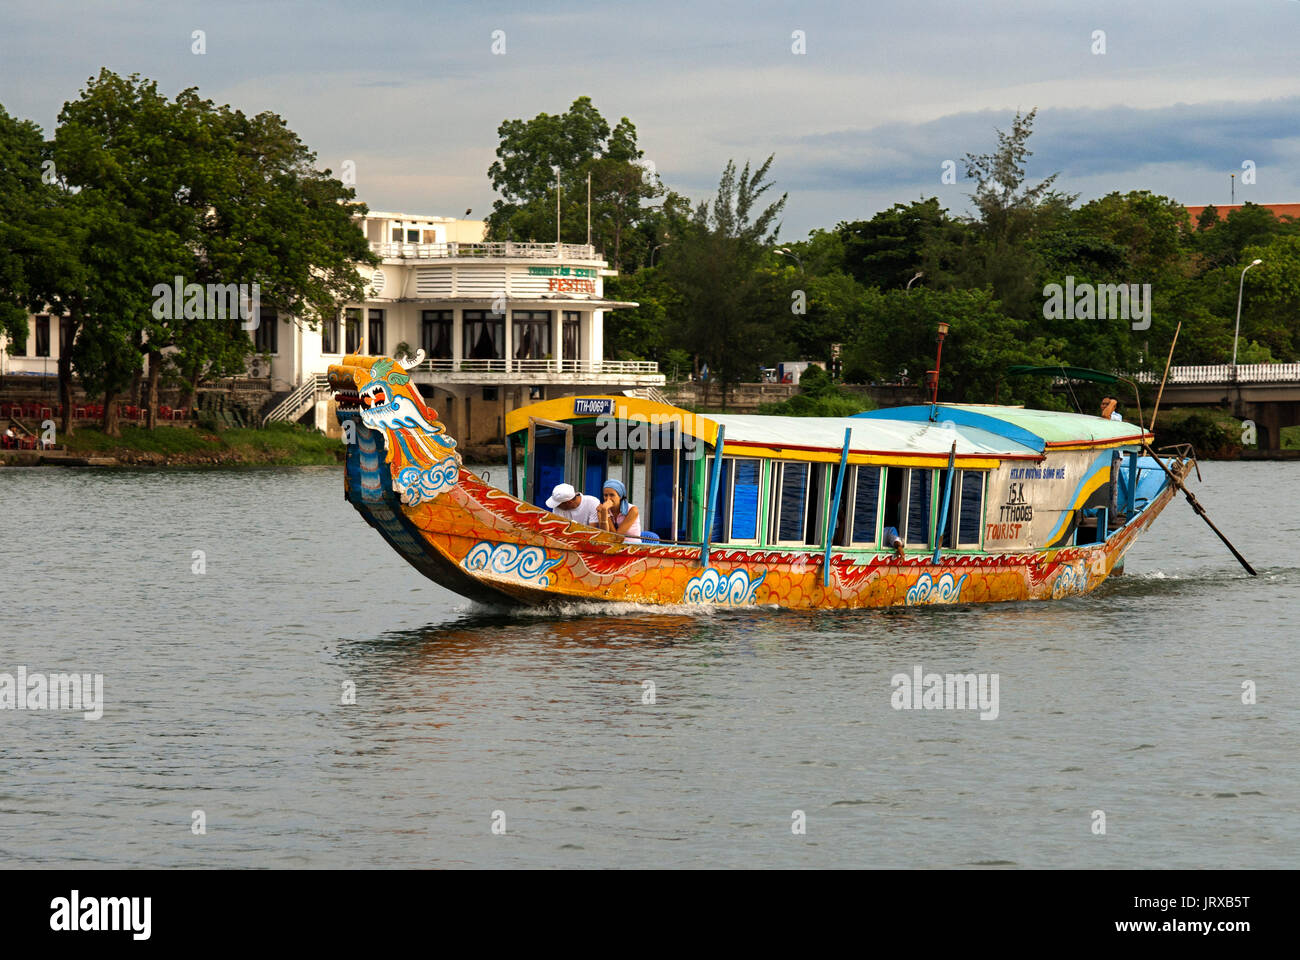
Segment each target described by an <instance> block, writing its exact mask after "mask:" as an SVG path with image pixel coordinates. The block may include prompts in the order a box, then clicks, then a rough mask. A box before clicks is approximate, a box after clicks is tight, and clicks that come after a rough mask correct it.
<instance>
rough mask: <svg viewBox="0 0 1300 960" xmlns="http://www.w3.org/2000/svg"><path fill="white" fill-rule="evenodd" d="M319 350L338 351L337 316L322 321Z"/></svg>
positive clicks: (326, 351) (322, 351)
mask: <svg viewBox="0 0 1300 960" xmlns="http://www.w3.org/2000/svg"><path fill="white" fill-rule="evenodd" d="M320 352H321V353H338V352H339V318H338V317H331V318H330V319H328V320H326V321H324V322H323V323H322V324H321V328H320Z"/></svg>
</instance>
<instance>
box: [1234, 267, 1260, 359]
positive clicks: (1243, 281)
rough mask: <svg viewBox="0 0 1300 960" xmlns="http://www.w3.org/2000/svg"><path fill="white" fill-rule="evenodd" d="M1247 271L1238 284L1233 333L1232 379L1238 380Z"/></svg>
mask: <svg viewBox="0 0 1300 960" xmlns="http://www.w3.org/2000/svg"><path fill="white" fill-rule="evenodd" d="M1263 262H1264V261H1263V260H1252V261H1251V262H1250V264H1249V266H1247V267H1246V270H1249V269H1250V268H1251V267H1257V266H1259V265H1260V264H1261V263H1263ZM1246 270H1243V271H1241V280H1240V282H1238V284H1237V326H1236V329H1234V330H1233V331H1232V379H1234V380H1236V379H1237V335H1238V334H1239V333H1241V294H1242V291H1243V290H1244V289H1245V287H1246Z"/></svg>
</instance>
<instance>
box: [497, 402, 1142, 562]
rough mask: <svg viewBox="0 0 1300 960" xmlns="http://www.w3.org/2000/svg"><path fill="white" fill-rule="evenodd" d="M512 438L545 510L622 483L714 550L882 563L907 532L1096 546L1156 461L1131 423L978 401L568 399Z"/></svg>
mask: <svg viewBox="0 0 1300 960" xmlns="http://www.w3.org/2000/svg"><path fill="white" fill-rule="evenodd" d="M506 434H507V437H506V449H507V459H508V469H507V472H508V474H509V491H508V492H509V493H510V494H511V495H512V496H515V497H518V498H520V499H522V500H525V501H527V502H529V503H532V504H536V505H537V506H540V507H542V508H543V509H545V503H546V499H547V497H549V496H550V494H551V490H552V489H553V488H554V487H555V485H556V484H559V483H571V484H573V485H574V486H575V487H576V488H577V489H578V490H579V491H580V492H583V493H587V494H590V495H592V496H595V497H600V496H601V488H602V486H603V484H604V481H605V479H606V478H608V477H611V476H612V477H617V478H618V479H621V480H622V481H623V483H624V485H625V486H626V488H627V491H628V499H629V500H630V501H631V502H632V503H634V504H636V505H637V506H638V507H639V508H640V511H641V518H642V520H641V523H642V529H643V530H648V531H652V532H653V533H655V534H657V535H658V536H659V538H660V539H661V540H662V541H666V542H676V543H690V544H704V545H705V546H706V548H707V546H708V545H709V544H711V545H713V546H715V547H721V548H726V547H729V546H735V547H737V548H745V549H749V550H754V549H772V550H780V551H799V550H807V551H819V552H820V551H823V550H826V549H827V548H828V547H829V548H833V549H834V550H835V551H836V552H848V553H852V552H862V553H864V554H878V553H883V552H889V550H890V548H889V547H888V546H886V544H887V543H888V542H892V535H894V534H896V535H897V536H899V537H901V538H902V539H903V541H904V542H905V544H906V547H905V550H906V552H907V553H916V554H937V553H938V552H940V551H942V552H944V553H1023V552H1025V551H1028V550H1038V549H1043V548H1048V547H1059V546H1066V545H1070V544H1077V543H1091V542H1097V541H1101V540H1104V539H1105V538H1106V536H1107V533H1108V531H1112V530H1114V529H1115V528H1116V527H1117V526H1119V525H1120V524H1122V523H1123V522H1126V521H1127V520H1128V519H1131V518H1132V516H1133V515H1135V514H1136V513H1137V512H1138V511H1139V510H1140V509H1141V507H1142V506H1143V503H1144V501H1143V498H1142V496H1141V494H1142V492H1143V490H1145V484H1144V485H1143V487H1142V489H1139V485H1138V482H1137V481H1138V480H1139V478H1140V477H1142V475H1143V471H1144V470H1147V471H1148V472H1149V470H1150V468H1151V467H1152V466H1153V465H1151V464H1145V463H1139V457H1138V451H1139V450H1140V445H1141V443H1142V440H1143V438H1144V434H1143V431H1142V430H1141V428H1140V427H1136V426H1134V425H1132V424H1128V423H1123V422H1120V421H1111V420H1103V419H1101V418H1100V417H1090V416H1086V415H1082V414H1073V413H1058V412H1052V411H1039V410H1025V409H1023V408H1017V407H1001V406H982V405H973V404H970V405H968V404H939V405H937V406H934V407H932V406H930V405H924V406H916V407H898V408H892V409H887V410H875V411H871V412H868V413H864V414H859V415H858V416H856V417H834V418H829V417H824V418H823V417H806V418H805V417H769V416H743V415H731V414H708V415H703V414H694V413H691V412H690V411H688V410H683V409H681V408H679V407H673V406H669V405H666V404H661V403H655V402H653V401H650V400H645V399H641V398H637V397H627V396H603V397H600V396H597V397H561V398H557V399H554V400H546V401H543V402H540V403H535V404H531V405H529V406H525V407H521V408H519V409H517V410H514V411H512V412H511V413H510V414H508V415H507V417H506ZM1146 436H1149V435H1146ZM719 455H720V458H719ZM1125 458H1127V459H1125ZM715 478H716V481H715ZM715 488H716V493H715V492H714V490H715ZM706 530H707V536H706Z"/></svg>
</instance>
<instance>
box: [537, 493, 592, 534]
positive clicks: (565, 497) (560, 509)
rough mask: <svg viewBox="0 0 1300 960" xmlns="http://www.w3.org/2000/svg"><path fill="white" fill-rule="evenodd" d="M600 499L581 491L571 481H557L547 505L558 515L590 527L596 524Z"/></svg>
mask: <svg viewBox="0 0 1300 960" xmlns="http://www.w3.org/2000/svg"><path fill="white" fill-rule="evenodd" d="M599 506H600V501H599V500H597V499H596V498H595V497H591V496H588V495H587V494H585V493H579V492H578V491H577V490H575V489H574V488H573V484H571V483H557V484H556V485H555V489H554V490H552V491H551V496H550V499H549V500H547V501H546V507H547V509H548V510H550V511H551V512H552V513H554V514H556V515H557V516H560V517H563V518H564V519H565V520H572V521H574V522H575V523H585V524H586V525H587V526H589V527H594V526H595V525H596V508H597V507H599Z"/></svg>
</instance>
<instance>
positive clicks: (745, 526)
mask: <svg viewBox="0 0 1300 960" xmlns="http://www.w3.org/2000/svg"><path fill="white" fill-rule="evenodd" d="M711 462H712V458H710V464H711ZM761 479H762V464H761V463H760V461H758V460H751V459H742V458H735V457H723V458H722V471H721V473H720V474H719V481H718V502H717V505H716V507H715V509H716V510H717V513H716V514H715V516H714V518H713V530H712V533H711V535H710V537H709V540H710V542H711V543H736V542H746V541H748V542H749V543H757V542H758V491H759V486H760V483H761Z"/></svg>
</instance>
